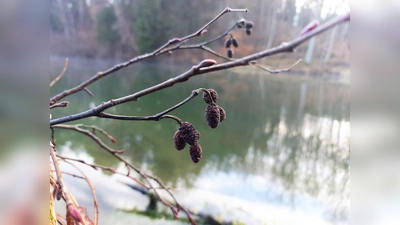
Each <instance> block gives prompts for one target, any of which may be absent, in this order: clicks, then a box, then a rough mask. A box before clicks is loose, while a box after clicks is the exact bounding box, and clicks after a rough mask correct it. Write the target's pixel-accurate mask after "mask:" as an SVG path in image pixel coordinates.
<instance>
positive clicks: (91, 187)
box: [65, 161, 99, 225]
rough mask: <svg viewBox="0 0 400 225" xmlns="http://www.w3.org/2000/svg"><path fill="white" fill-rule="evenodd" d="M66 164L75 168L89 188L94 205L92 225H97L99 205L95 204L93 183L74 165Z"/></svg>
mask: <svg viewBox="0 0 400 225" xmlns="http://www.w3.org/2000/svg"><path fill="white" fill-rule="evenodd" d="M65 162H66V163H68V164H70V165H71V166H73V167H75V169H77V170H78V171H79V172H80V173H81V174H82V175H83V177H82V179H84V180H85V181H86V182H87V183H88V185H89V188H90V191H91V192H92V196H93V205H94V224H95V225H97V224H98V223H99V204H98V202H97V197H96V190H95V189H94V185H93V183H92V182H91V181H90V180H89V178H88V177H87V176H86V174H85V173H84V172H83V171H82V170H81V169H79V167H77V166H76V165H75V164H73V163H71V162H68V161H65ZM73 176H77V175H73Z"/></svg>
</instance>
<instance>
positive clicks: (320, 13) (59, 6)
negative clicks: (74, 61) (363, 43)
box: [50, 0, 350, 75]
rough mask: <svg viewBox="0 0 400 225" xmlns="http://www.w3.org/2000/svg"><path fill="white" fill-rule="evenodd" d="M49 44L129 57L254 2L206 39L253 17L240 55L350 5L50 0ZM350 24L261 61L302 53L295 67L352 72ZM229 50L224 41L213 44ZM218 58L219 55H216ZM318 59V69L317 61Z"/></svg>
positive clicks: (278, 0)
mask: <svg viewBox="0 0 400 225" xmlns="http://www.w3.org/2000/svg"><path fill="white" fill-rule="evenodd" d="M50 2H51V6H50V7H51V8H50V28H51V32H50V34H51V35H50V47H51V54H52V55H59V56H68V57H71V56H72V57H73V56H77V57H84V58H106V59H118V60H119V59H121V60H126V59H129V58H132V57H134V56H137V55H139V54H143V53H147V52H150V51H152V50H154V49H155V48H157V47H159V46H160V45H162V44H164V43H165V42H166V41H167V40H169V39H171V38H174V37H181V36H185V35H187V34H189V33H192V32H194V31H196V30H197V29H198V28H200V27H201V26H203V25H204V24H205V23H207V22H208V21H209V20H210V19H211V18H213V17H214V16H215V15H217V14H218V13H219V12H221V11H222V9H224V8H225V7H227V6H229V7H231V8H248V9H249V13H243V14H233V15H230V16H226V17H223V18H221V19H220V20H219V21H218V22H217V23H216V24H214V25H213V26H212V27H210V28H209V29H208V33H207V34H206V35H204V36H203V37H199V38H196V39H195V40H194V41H192V42H191V43H198V42H201V41H204V40H208V39H211V38H212V37H215V36H217V35H219V34H221V33H223V32H225V31H226V30H227V29H228V28H230V27H231V26H232V25H233V24H234V23H235V22H236V21H238V20H239V19H241V18H245V19H246V20H250V21H253V22H254V28H253V32H252V34H251V35H250V36H248V35H246V34H245V32H244V31H243V30H242V29H235V30H233V31H232V34H233V35H234V36H235V38H236V39H237V40H238V42H239V48H238V49H236V51H235V55H234V57H243V56H245V55H248V54H251V53H254V52H256V51H259V50H262V49H266V48H271V47H274V46H277V45H279V44H281V43H282V42H286V41H289V40H291V39H294V38H296V37H297V36H298V35H299V33H300V31H301V30H302V28H303V27H305V26H306V25H307V24H308V23H310V22H311V21H313V20H318V21H319V23H320V24H321V23H323V22H324V21H326V20H329V19H331V18H333V17H335V16H337V15H339V14H341V13H343V11H344V10H346V9H348V2H347V1H346V0H341V1H331V0H317V1H311V0H254V1H247V2H244V1H239V0H233V1H232V0H231V1H228V0H224V1H213V0H204V1H187V0H152V1H148V0H86V1H82V0H69V1H62V0H50ZM349 26H350V25H349V23H347V24H345V25H344V26H338V27H335V28H334V29H332V30H331V31H329V32H326V33H324V34H321V35H319V36H317V37H315V38H312V39H311V40H310V41H309V42H308V44H306V45H302V46H300V47H298V49H296V52H295V53H292V54H279V55H276V56H273V57H269V58H267V59H264V60H262V61H261V62H263V63H264V64H265V65H268V66H270V67H274V68H276V67H285V66H288V65H291V64H293V63H294V62H295V61H296V60H297V59H299V58H303V59H304V61H305V62H306V63H303V64H301V65H299V66H298V67H296V68H294V69H293V71H292V72H293V73H295V74H296V73H297V74H307V75H321V74H322V75H324V74H329V75H349V74H350V65H349V63H348V62H349V58H350V46H349ZM210 47H211V48H213V49H214V50H216V51H217V52H219V53H220V54H224V55H225V54H226V53H225V51H226V50H225V48H224V43H223V40H220V41H219V42H215V43H213V44H211V46H210ZM167 57H172V58H173V59H174V60H175V61H178V62H179V61H182V62H186V63H188V59H190V60H191V61H189V63H191V62H198V61H199V60H202V59H204V58H206V57H210V56H209V55H208V56H207V54H206V53H204V52H203V51H201V50H190V51H179V52H176V53H174V54H173V55H172V56H167ZM213 58H215V57H214V56H213ZM310 65H312V70H311V66H310Z"/></svg>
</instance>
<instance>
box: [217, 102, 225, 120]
mask: <svg viewBox="0 0 400 225" xmlns="http://www.w3.org/2000/svg"><path fill="white" fill-rule="evenodd" d="M218 109H219V122H222V121H224V120H225V119H226V112H225V110H224V108H222V107H221V106H218Z"/></svg>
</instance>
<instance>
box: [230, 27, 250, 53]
mask: <svg viewBox="0 0 400 225" xmlns="http://www.w3.org/2000/svg"><path fill="white" fill-rule="evenodd" d="M246 32H247V30H246ZM226 55H227V56H228V58H232V57H233V50H232V49H228V50H227V51H226Z"/></svg>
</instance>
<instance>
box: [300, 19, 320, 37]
mask: <svg viewBox="0 0 400 225" xmlns="http://www.w3.org/2000/svg"><path fill="white" fill-rule="evenodd" d="M318 24H319V22H318V21H317V20H314V21H312V22H311V23H309V24H307V26H305V27H304V28H303V30H301V32H300V36H302V35H304V34H307V33H308V32H310V31H312V30H314V29H315V28H317V27H318Z"/></svg>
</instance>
